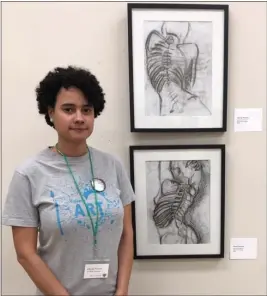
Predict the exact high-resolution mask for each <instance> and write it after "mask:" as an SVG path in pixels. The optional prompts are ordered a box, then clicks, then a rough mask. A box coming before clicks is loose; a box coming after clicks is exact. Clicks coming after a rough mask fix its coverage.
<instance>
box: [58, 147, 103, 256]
mask: <svg viewBox="0 0 267 296" xmlns="http://www.w3.org/2000/svg"><path fill="white" fill-rule="evenodd" d="M56 149H57V152H58V153H59V154H61V155H62V156H63V157H64V159H65V162H66V164H67V167H68V169H69V172H70V174H71V176H72V179H73V181H74V184H75V186H76V189H77V191H78V193H79V195H80V197H81V199H82V202H83V204H84V206H85V209H86V212H87V215H88V217H89V218H90V221H91V225H92V230H93V235H94V251H96V246H97V232H98V219H99V210H98V204H97V193H96V190H95V188H93V190H94V194H95V207H96V215H97V218H96V223H95V225H94V222H93V219H92V216H91V214H90V212H89V210H88V207H87V205H86V203H85V200H84V197H83V195H82V193H81V190H80V188H79V185H78V183H77V181H76V180H75V177H74V175H73V172H72V169H71V167H70V164H69V161H68V159H67V157H66V155H64V154H63V153H62V152H61V151H60V150H59V149H58V147H57V145H56ZM88 153H89V161H90V167H91V174H92V178H93V180H94V171H93V163H92V158H91V153H90V150H89V148H88ZM92 187H93V186H92Z"/></svg>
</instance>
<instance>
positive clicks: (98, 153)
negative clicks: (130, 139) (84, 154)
mask: <svg viewBox="0 0 267 296" xmlns="http://www.w3.org/2000/svg"><path fill="white" fill-rule="evenodd" d="M91 149H92V151H93V154H94V155H95V157H97V158H98V159H101V160H102V161H104V162H106V163H113V164H115V166H121V165H122V160H121V158H120V157H119V156H118V155H116V154H111V153H109V152H107V151H103V150H100V149H98V148H95V147H91Z"/></svg>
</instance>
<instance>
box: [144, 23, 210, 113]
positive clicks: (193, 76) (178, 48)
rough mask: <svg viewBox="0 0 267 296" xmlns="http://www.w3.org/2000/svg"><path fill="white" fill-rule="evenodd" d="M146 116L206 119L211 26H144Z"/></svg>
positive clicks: (164, 24) (208, 106) (204, 24)
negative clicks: (201, 117)
mask: <svg viewBox="0 0 267 296" xmlns="http://www.w3.org/2000/svg"><path fill="white" fill-rule="evenodd" d="M145 36H146V37H145V45H144V46H145V65H144V66H145V72H146V87H145V98H146V115H151V116H155V115H157V116H182V115H185V116H190V115H195V116H210V115H211V108H212V102H211V87H212V23H211V22H151V21H147V22H145Z"/></svg>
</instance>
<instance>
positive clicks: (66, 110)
mask: <svg viewBox="0 0 267 296" xmlns="http://www.w3.org/2000/svg"><path fill="white" fill-rule="evenodd" d="M64 111H65V112H67V113H71V112H72V111H73V109H72V108H64Z"/></svg>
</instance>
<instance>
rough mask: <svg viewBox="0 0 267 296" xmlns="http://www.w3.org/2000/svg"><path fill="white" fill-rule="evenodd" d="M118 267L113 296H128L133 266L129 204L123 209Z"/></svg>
mask: <svg viewBox="0 0 267 296" xmlns="http://www.w3.org/2000/svg"><path fill="white" fill-rule="evenodd" d="M118 257H119V263H118V264H119V266H118V279H117V290H116V293H115V295H116V296H119V295H123V296H124V295H128V286H129V281H130V276H131V270H132V265H133V228H132V216H131V204H128V205H126V206H125V207H124V221H123V233H122V237H121V240H120V244H119V250H118Z"/></svg>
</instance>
